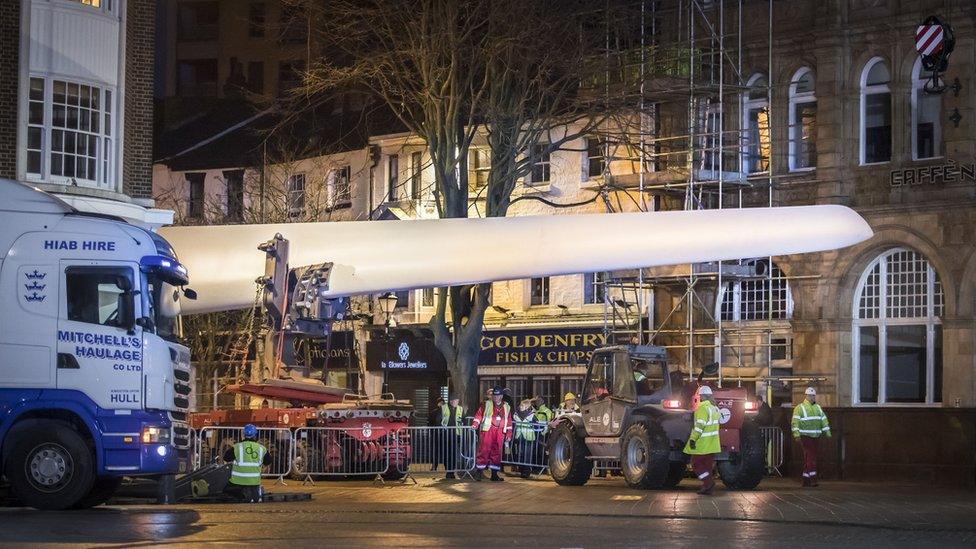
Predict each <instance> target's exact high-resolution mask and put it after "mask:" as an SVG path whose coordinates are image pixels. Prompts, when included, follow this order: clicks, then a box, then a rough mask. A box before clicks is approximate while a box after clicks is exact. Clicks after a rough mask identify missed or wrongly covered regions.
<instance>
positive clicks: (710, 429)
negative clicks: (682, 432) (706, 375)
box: [684, 400, 722, 456]
mask: <svg viewBox="0 0 976 549" xmlns="http://www.w3.org/2000/svg"><path fill="white" fill-rule="evenodd" d="M721 416H722V413H721V412H719V410H718V406H716V405H714V404H712V403H711V401H708V400H702V401H701V402H700V403H699V404H698V409H697V410H695V425H694V427H692V428H691V434H690V435H688V442H687V443H686V444H685V450H684V452H685V453H686V454H691V455H699V456H700V455H705V454H717V453H719V452H721V451H722V443H721V442H719V439H718V426H719V423H718V420H719V418H720V417H721ZM691 441H695V447H694V448H692V447H691Z"/></svg>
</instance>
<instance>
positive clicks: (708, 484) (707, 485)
mask: <svg viewBox="0 0 976 549" xmlns="http://www.w3.org/2000/svg"><path fill="white" fill-rule="evenodd" d="M714 488H715V481H713V480H712V477H708V478H706V479H705V482H703V483H702V487H701V490H698V493H699V494H701V495H703V496H710V495H712V490H713V489H714Z"/></svg>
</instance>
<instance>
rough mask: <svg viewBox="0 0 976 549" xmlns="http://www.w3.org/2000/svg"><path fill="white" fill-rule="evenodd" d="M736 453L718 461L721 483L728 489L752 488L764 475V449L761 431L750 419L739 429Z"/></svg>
mask: <svg viewBox="0 0 976 549" xmlns="http://www.w3.org/2000/svg"><path fill="white" fill-rule="evenodd" d="M739 444H740V446H741V449H740V451H739V453H738V454H735V455H733V456H731V457H730V459H729V460H728V461H720V462H718V473H719V475H721V477H722V484H724V485H725V487H726V488H728V489H730V490H752V489H753V488H755V487H756V486H758V485H759V482H760V481H761V480H762V479H763V477H764V476H765V475H766V449H765V448H763V438H762V432H761V431H760V430H759V427H758V426H757V425H756V424H755V423H754V422H752V421H745V422H743V424H742V429H740V430H739Z"/></svg>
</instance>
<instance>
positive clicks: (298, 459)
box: [292, 423, 400, 483]
mask: <svg viewBox="0 0 976 549" xmlns="http://www.w3.org/2000/svg"><path fill="white" fill-rule="evenodd" d="M396 432H398V431H392V432H391V431H388V430H387V429H386V428H383V427H373V426H371V425H370V424H368V423H366V424H363V425H361V426H358V427H355V428H347V427H302V428H300V429H296V430H295V433H294V437H295V444H294V448H295V454H294V460H293V461H292V475H293V476H294V477H296V478H299V479H301V480H302V482H303V483H312V482H313V480H314V479H315V478H327V477H377V476H380V477H382V478H391V477H393V478H395V477H396V461H397V459H399V458H400V453H399V452H398V451H397V450H396V449H395V446H396V444H397V442H398V439H397V438H396V436H395V433H396Z"/></svg>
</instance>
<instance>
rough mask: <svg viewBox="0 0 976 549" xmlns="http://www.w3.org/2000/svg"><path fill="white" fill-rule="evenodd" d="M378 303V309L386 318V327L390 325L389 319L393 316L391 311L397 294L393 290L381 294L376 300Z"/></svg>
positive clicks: (394, 306) (394, 305)
mask: <svg viewBox="0 0 976 549" xmlns="http://www.w3.org/2000/svg"><path fill="white" fill-rule="evenodd" d="M376 301H378V302H379V304H380V310H381V311H383V316H384V317H385V318H386V323H385V325H386V327H387V328H389V327H390V319H391V318H392V317H393V311H394V309H396V305H397V296H396V294H395V293H393V292H387V293H385V294H383V295H381V296H380V297H379V298H377V300H376Z"/></svg>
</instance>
